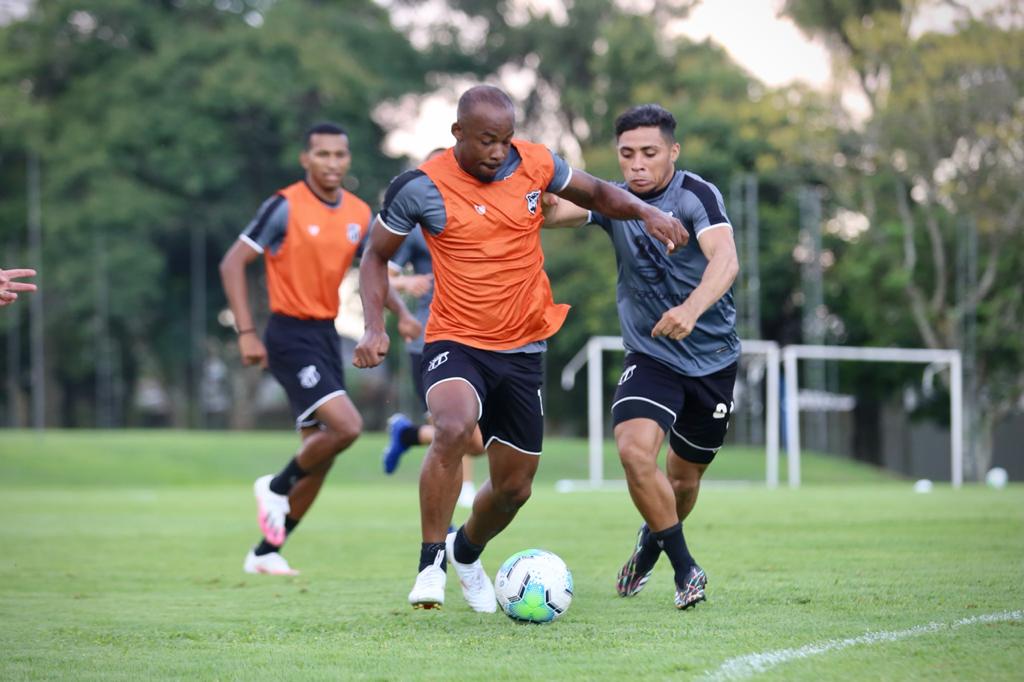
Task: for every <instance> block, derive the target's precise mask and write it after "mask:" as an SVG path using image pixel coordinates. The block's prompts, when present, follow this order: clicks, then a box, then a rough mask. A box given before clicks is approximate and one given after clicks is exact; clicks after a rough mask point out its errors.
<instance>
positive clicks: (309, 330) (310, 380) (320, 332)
mask: <svg viewBox="0 0 1024 682" xmlns="http://www.w3.org/2000/svg"><path fill="white" fill-rule="evenodd" d="M263 338H264V343H265V344H266V346H267V361H268V364H269V365H270V372H271V373H272V374H273V375H274V378H275V379H277V381H278V383H280V384H281V386H283V387H284V392H285V393H287V394H288V402H289V403H290V404H291V406H292V414H294V415H295V428H297V429H301V428H305V427H307V426H317V425H319V423H320V422H319V421H318V420H317V419H316V417H314V416H313V413H314V412H316V408H318V407H320V406H321V405H323V404H324V403H326V402H327V401H328V400H330V399H331V398H335V397H337V396H339V395H345V375H344V373H343V372H342V369H341V337H340V336H338V332H337V331H336V330H335V328H334V321H333V320H299V319H296V318H294V317H288V316H286V315H278V314H277V313H274V314H273V315H271V316H270V321H269V322H268V323H267V331H266V333H265V334H264V336H263Z"/></svg>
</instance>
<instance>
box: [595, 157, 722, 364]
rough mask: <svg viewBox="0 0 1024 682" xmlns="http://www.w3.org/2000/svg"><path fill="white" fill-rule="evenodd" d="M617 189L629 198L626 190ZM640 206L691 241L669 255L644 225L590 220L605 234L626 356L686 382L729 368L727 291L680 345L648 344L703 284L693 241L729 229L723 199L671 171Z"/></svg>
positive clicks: (694, 178)
mask: <svg viewBox="0 0 1024 682" xmlns="http://www.w3.org/2000/svg"><path fill="white" fill-rule="evenodd" d="M616 184H617V185H618V186H619V187H622V188H623V189H627V191H628V188H627V187H626V184H625V183H622V182H620V183H616ZM641 198H642V199H644V201H646V202H647V203H648V204H651V205H652V206H656V207H657V208H660V209H661V210H662V211H664V212H666V213H668V214H669V215H671V216H674V217H676V218H677V219H679V221H680V222H681V223H682V224H683V227H684V228H686V231H687V232H688V233H689V235H690V241H689V243H688V244H687V245H686V246H685V247H683V248H682V249H680V250H678V251H676V252H675V253H674V254H672V255H669V254H668V253H666V251H665V246H664V245H663V244H662V243H661V242H659V241H658V240H656V239H655V238H654V237H651V236H650V235H649V234H647V231H646V230H645V229H644V225H643V221H640V220H617V219H614V218H608V217H607V216H604V215H601V214H599V213H597V212H593V213H591V222H593V223H595V224H596V225H599V226H600V227H601V228H602V229H603V230H604V231H605V232H607V233H608V235H609V236H610V237H611V239H612V244H614V246H615V260H616V262H617V263H618V285H617V289H616V299H617V301H618V309H619V319H620V321H621V324H622V340H623V342H624V344H625V346H626V349H627V350H629V351H633V352H637V353H643V354H645V355H649V356H651V357H653V358H655V359H656V360H659V361H660V362H662V363H664V364H666V365H668V366H669V367H671V368H673V369H674V370H676V371H677V372H679V373H681V374H683V375H685V376H706V375H708V374H711V373H713V372H716V371H718V370H720V369H722V368H724V367H727V366H728V365H731V364H732V363H733V362H735V361H736V359H737V358H738V357H739V354H740V342H739V338H738V337H737V336H736V308H735V306H734V305H733V301H732V291H731V290H730V291H728V292H726V294H725V295H724V296H722V298H720V299H719V300H718V301H716V302H715V303H714V304H713V305H712V306H711V307H710V308H708V309H707V310H706V311H705V312H704V314H703V315H701V316H700V318H699V319H698V320H697V325H696V327H695V328H694V330H693V332H692V333H691V334H690V335H689V336H688V337H686V338H685V339H683V340H682V341H673V340H671V339H667V338H665V337H658V338H651V330H652V329H653V328H654V325H655V324H657V322H658V320H660V319H661V316H662V315H663V314H664V313H665V312H666V311H667V310H668V309H669V308H674V307H675V306H677V305H679V304H680V303H682V302H683V301H685V300H686V297H687V296H689V295H690V292H692V291H693V290H694V289H696V288H697V285H698V284H700V280H701V277H703V276H704V270H705V268H707V265H708V259H707V258H706V257H705V256H704V252H703V251H701V249H700V245H699V244H698V243H697V237H698V236H699V235H700V233H701V232H703V231H704V230H708V229H730V230H731V229H732V227H731V225H730V224H729V219H728V218H727V217H726V215H725V206H724V205H723V202H722V195H721V194H720V193H719V191H718V188H716V187H715V186H714V185H712V184H711V183H710V182H707V181H706V180H704V179H703V178H701V177H700V176H699V175H696V174H695V173H691V172H689V171H678V170H677V171H676V172H675V175H674V176H673V177H672V180H671V182H669V184H668V185H667V186H666V187H665V189H663V190H662V191H661V192H658V193H657V194H655V195H653V196H645V197H641Z"/></svg>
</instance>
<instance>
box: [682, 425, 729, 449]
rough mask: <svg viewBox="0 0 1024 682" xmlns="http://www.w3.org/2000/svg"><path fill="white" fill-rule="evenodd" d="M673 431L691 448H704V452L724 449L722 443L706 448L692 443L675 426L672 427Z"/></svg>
mask: <svg viewBox="0 0 1024 682" xmlns="http://www.w3.org/2000/svg"><path fill="white" fill-rule="evenodd" d="M672 433H674V434H675V435H676V437H678V438H679V439H680V440H681V441H683V442H684V443H686V444H687V445H689V446H690V447H691V448H697V449H698V450H703V451H704V452H718V451H719V450H721V449H722V446H721V445H719V446H718V447H717V448H705V447H702V446H700V445H697V444H696V443H691V442H690V441H689V440H687V438H686V436H684V435H683V434H681V433H679V432H678V431H676V427H675V426H673V427H672Z"/></svg>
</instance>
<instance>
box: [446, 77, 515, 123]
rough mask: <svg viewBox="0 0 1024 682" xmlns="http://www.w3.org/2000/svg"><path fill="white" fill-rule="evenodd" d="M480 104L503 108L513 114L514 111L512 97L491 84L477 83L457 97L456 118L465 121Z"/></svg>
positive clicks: (498, 108) (491, 107)
mask: <svg viewBox="0 0 1024 682" xmlns="http://www.w3.org/2000/svg"><path fill="white" fill-rule="evenodd" d="M482 106H486V107H487V108H489V109H497V110H499V111H500V110H502V109H505V110H506V111H508V112H510V113H511V114H512V115H513V116H514V115H515V111H516V107H515V105H514V104H512V98H510V97H509V96H508V95H506V94H505V92H504V91H503V90H499V89H498V88H496V87H494V86H493V85H477V86H475V87H472V88H470V89H469V90H466V91H465V92H464V93H462V96H461V97H459V108H458V113H457V116H456V118H457V120H459V121H465V120H466V119H467V118H469V117H470V116H472V115H473V114H474V113H476V111H477V110H478V109H479V108H481V107H482Z"/></svg>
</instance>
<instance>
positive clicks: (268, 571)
mask: <svg viewBox="0 0 1024 682" xmlns="http://www.w3.org/2000/svg"><path fill="white" fill-rule="evenodd" d="M242 568H243V570H245V572H246V573H262V574H264V575H298V574H299V572H298V571H296V570H295V569H294V568H292V567H291V566H289V565H288V562H287V561H285V558H284V557H283V556H281V555H280V554H278V553H277V552H271V553H270V554H261V555H260V556H256V553H255V552H254V551H253V550H251V549H250V550H249V553H248V554H246V555H245V563H244V564H243V565H242Z"/></svg>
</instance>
